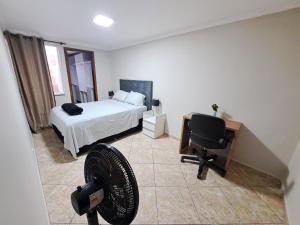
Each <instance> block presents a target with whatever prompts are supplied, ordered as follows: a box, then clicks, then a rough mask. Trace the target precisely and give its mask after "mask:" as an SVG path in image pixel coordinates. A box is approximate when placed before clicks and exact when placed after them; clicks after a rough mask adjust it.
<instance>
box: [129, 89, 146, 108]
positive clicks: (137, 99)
mask: <svg viewBox="0 0 300 225" xmlns="http://www.w3.org/2000/svg"><path fill="white" fill-rule="evenodd" d="M144 99H145V95H143V94H141V93H138V92H134V91H131V92H130V93H129V94H128V95H127V97H126V99H125V102H127V103H129V104H132V105H136V106H142V105H144Z"/></svg>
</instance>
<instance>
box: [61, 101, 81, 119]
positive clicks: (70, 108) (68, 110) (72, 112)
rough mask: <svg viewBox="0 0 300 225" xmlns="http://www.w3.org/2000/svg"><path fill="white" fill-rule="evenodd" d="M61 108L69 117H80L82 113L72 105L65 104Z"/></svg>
mask: <svg viewBox="0 0 300 225" xmlns="http://www.w3.org/2000/svg"><path fill="white" fill-rule="evenodd" d="M61 108H62V109H63V110H64V111H65V112H66V113H68V114H69V115H70V116H76V115H80V114H81V113H82V111H83V109H82V108H80V107H79V106H77V105H75V104H73V103H65V104H63V105H62V106H61Z"/></svg>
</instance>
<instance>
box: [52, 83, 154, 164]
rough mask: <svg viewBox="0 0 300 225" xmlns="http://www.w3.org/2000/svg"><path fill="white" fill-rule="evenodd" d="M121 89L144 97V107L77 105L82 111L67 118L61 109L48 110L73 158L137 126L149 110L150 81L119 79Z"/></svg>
mask: <svg viewBox="0 0 300 225" xmlns="http://www.w3.org/2000/svg"><path fill="white" fill-rule="evenodd" d="M120 89H121V90H124V91H127V92H129V91H135V92H139V93H142V94H144V95H145V96H146V98H145V104H144V106H135V105H131V104H128V103H125V102H120V101H117V100H103V101H96V102H89V103H81V104H78V106H80V107H82V108H83V113H82V114H81V115H78V116H69V115H68V114H66V113H65V112H64V111H63V110H62V109H61V107H60V106H57V107H54V108H53V109H52V110H51V113H50V122H51V124H52V125H53V127H54V128H55V130H57V131H58V132H59V133H60V135H61V136H62V137H63V141H64V148H65V149H67V150H69V151H70V152H71V154H72V156H73V157H74V158H77V154H78V153H79V151H80V148H81V147H83V146H86V145H90V144H93V143H95V142H97V141H99V140H101V139H104V138H107V137H110V136H113V135H116V134H119V133H122V132H124V131H127V130H130V129H132V128H134V127H137V126H138V125H139V123H140V121H141V119H142V117H143V112H145V111H147V110H150V109H151V100H152V81H138V80H120Z"/></svg>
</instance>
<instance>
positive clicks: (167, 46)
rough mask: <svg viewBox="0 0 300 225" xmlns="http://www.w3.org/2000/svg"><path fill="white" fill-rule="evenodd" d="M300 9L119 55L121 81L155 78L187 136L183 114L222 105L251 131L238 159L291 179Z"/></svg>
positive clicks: (115, 64)
mask: <svg viewBox="0 0 300 225" xmlns="http://www.w3.org/2000/svg"><path fill="white" fill-rule="evenodd" d="M299 24H300V9H299V8H298V9H295V10H290V11H286V12H282V13H277V14H274V15H269V16H264V17H260V18H255V19H250V20H246V21H242V22H236V23H232V24H228V25H223V26H218V27H214V28H209V29H206V30H202V31H197V32H192V33H188V34H185V35H181V36H176V37H173V38H167V39H163V40H159V41H154V42H150V43H147V44H142V45H138V46H135V47H129V48H125V49H121V50H116V51H113V52H112V53H111V58H112V61H111V65H112V74H113V84H114V88H115V89H116V88H118V87H119V79H120V78H125V79H140V80H152V81H153V82H154V97H157V98H159V99H160V100H161V102H162V107H163V111H164V112H165V113H166V114H167V128H166V132H168V133H169V134H170V135H172V136H175V137H179V135H180V130H181V121H182V116H183V115H184V114H186V113H188V112H202V113H209V114H211V113H212V110H211V108H210V106H211V105H212V104H213V103H217V104H218V105H219V106H220V107H221V110H222V111H225V112H226V113H227V114H229V115H230V116H231V117H232V119H234V120H237V121H241V122H242V123H243V127H242V129H241V132H240V134H239V137H238V141H237V146H236V154H235V159H236V160H239V161H242V162H243V163H246V164H248V165H250V166H253V167H255V168H258V169H260V170H263V171H265V172H267V173H270V174H273V175H275V176H278V177H281V178H284V177H285V175H286V173H287V163H288V161H289V160H290V158H291V156H292V154H293V151H294V149H295V146H296V145H297V141H298V138H299V136H300V123H299V122H298V120H297V118H299V115H300V104H299V96H300V88H299V87H300V75H299V74H300V63H299V62H300V61H299V59H300V26H299Z"/></svg>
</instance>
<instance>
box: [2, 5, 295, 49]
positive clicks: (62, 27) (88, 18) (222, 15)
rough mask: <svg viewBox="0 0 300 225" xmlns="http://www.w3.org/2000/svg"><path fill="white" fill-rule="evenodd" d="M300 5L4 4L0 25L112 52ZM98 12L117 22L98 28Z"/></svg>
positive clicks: (12, 29)
mask: <svg viewBox="0 0 300 225" xmlns="http://www.w3.org/2000/svg"><path fill="white" fill-rule="evenodd" d="M225 2H226V4H225ZM299 6H300V0H226V1H225V0H85V1H84V0H21V1H20V0H0V25H1V27H2V28H3V29H9V30H11V31H14V32H22V33H25V34H34V35H39V36H42V37H43V38H46V39H51V40H56V41H63V42H66V43H68V44H73V45H79V46H82V47H84V46H85V47H91V48H96V49H103V50H112V49H118V48H123V47H127V46H131V45H136V44H139V43H143V42H148V41H151V40H156V39H160V38H164V37H169V36H173V35H177V34H182V33H186V32H190V31H194V30H199V29H203V28H207V27H210V26H215V25H219V24H225V23H230V22H234V21H239V20H243V19H247V18H252V17H257V16H261V15H266V14H270V13H274V12H278V11H282V10H286V9H290V8H295V7H299ZM97 14H103V15H107V16H109V17H111V18H112V19H113V20H114V21H115V23H114V24H113V26H112V27H110V28H101V27H98V26H97V25H95V24H94V23H93V22H92V21H93V17H94V16H95V15H97Z"/></svg>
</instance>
